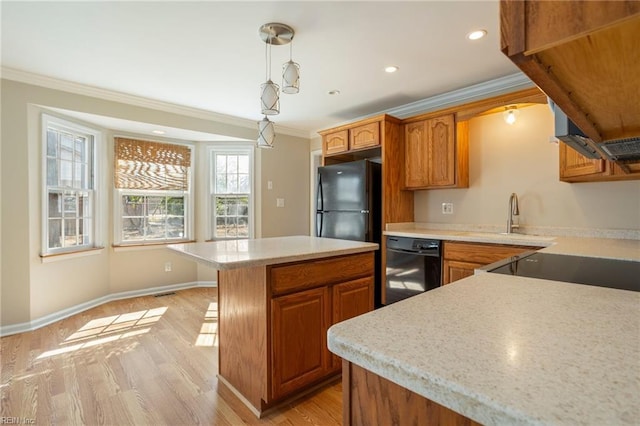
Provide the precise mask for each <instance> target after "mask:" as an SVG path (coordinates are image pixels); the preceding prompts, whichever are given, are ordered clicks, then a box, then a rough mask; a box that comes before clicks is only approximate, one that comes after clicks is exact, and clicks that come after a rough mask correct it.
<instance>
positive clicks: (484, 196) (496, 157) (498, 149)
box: [415, 105, 640, 229]
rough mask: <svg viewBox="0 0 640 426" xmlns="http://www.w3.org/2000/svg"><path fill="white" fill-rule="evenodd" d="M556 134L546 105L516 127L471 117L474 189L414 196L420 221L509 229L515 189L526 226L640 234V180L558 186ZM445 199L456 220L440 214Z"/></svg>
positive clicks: (529, 110) (494, 118)
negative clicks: (636, 231)
mask: <svg viewBox="0 0 640 426" xmlns="http://www.w3.org/2000/svg"><path fill="white" fill-rule="evenodd" d="M551 135H553V115H552V113H551V111H550V110H549V108H548V107H547V106H545V105H535V106H530V107H526V108H522V109H521V111H520V115H519V117H518V120H517V121H516V123H515V124H513V125H511V126H510V125H508V124H506V123H505V122H504V120H503V119H502V114H491V115H485V116H480V117H477V118H474V119H472V120H471V122H470V147H469V148H470V149H469V173H470V176H469V188H468V189H443V190H425V191H418V192H416V194H415V221H416V222H430V223H457V224H483V225H504V226H505V227H506V220H507V212H508V199H509V195H510V194H511V193H512V192H515V193H517V194H518V197H519V199H520V223H521V224H523V225H529V226H549V227H569V228H601V229H640V181H637V180H636V181H625V182H599V183H564V182H560V181H559V179H558V167H559V166H558V161H559V160H558V145H557V144H552V143H549V137H550V136H551ZM444 202H451V203H453V204H454V214H453V215H443V214H442V213H441V204H442V203H444ZM505 229H506V228H505Z"/></svg>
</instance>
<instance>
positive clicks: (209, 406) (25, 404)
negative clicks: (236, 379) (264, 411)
mask: <svg viewBox="0 0 640 426" xmlns="http://www.w3.org/2000/svg"><path fill="white" fill-rule="evenodd" d="M216 297H217V292H216V289H215V288H196V289H190V290H182V291H179V292H176V293H175V294H174V295H168V296H163V297H153V296H145V297H138V298H135V299H127V300H121V301H115V302H110V303H107V304H105V305H102V306H99V307H96V308H94V309H91V310H88V311H85V312H83V313H80V314H78V315H75V316H73V317H70V318H67V319H64V320H61V321H58V322H57V323H55V324H52V325H49V326H47V327H43V328H41V329H38V330H36V331H33V332H29V333H22V334H17V335H13V336H7V337H3V338H2V339H0V348H1V351H0V356H1V364H0V365H1V367H2V370H1V375H0V379H1V380H0V393H1V396H2V401H1V402H2V404H1V406H0V417H19V418H20V420H21V424H25V423H26V422H25V419H27V421H28V420H29V419H31V420H33V421H34V422H35V424H38V425H118V426H120V425H234V426H235V425H257V424H266V425H322V426H325V425H339V424H341V419H342V389H341V385H340V383H339V382H338V383H336V384H334V385H330V386H328V387H326V388H324V389H323V390H321V391H319V392H316V393H314V394H312V395H310V396H307V397H304V398H302V399H300V400H298V401H296V402H294V403H291V404H288V405H286V406H284V407H282V408H281V409H278V410H276V411H273V412H271V413H270V414H269V415H267V416H266V417H265V418H263V419H260V420H258V419H257V418H256V417H255V416H254V415H253V414H252V413H251V412H250V411H249V410H248V409H247V408H246V407H245V406H244V405H243V404H242V403H241V402H240V401H239V400H238V399H237V398H236V397H235V396H234V395H233V394H232V393H231V392H230V391H229V390H228V389H227V388H226V387H225V386H224V385H223V384H219V383H218V380H217V378H216V372H217V369H218V366H217V362H218V359H217V357H218V351H217V346H215V345H217V341H216V330H217V299H216Z"/></svg>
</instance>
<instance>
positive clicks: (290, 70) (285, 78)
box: [282, 40, 300, 94]
mask: <svg viewBox="0 0 640 426" xmlns="http://www.w3.org/2000/svg"><path fill="white" fill-rule="evenodd" d="M292 54H293V40H292V41H291V44H289V62H285V63H284V65H283V66H282V91H283V92H284V93H288V94H293V93H298V92H299V91H300V65H298V64H297V63H295V62H293V58H292Z"/></svg>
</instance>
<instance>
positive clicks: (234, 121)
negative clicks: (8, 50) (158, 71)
mask: <svg viewBox="0 0 640 426" xmlns="http://www.w3.org/2000/svg"><path fill="white" fill-rule="evenodd" d="M0 73H1V75H2V78H3V79H6V80H12V81H17V82H19V83H25V84H31V85H34V86H40V87H45V88H47V89H54V90H61V91H64V92H69V93H74V94H76V95H83V96H90V97H93V98H98V99H103V100H107V101H113V102H121V103H125V104H128V105H134V106H138V107H142V108H149V109H155V110H158V111H163V112H168V113H172V114H179V115H185V116H188V117H194V118H200V119H203V120H210V121H215V122H218V123H222V124H228V125H232V126H238V127H243V128H247V129H252V130H256V138H257V131H258V130H257V128H258V127H257V121H254V120H249V119H246V118H240V117H234V116H231V115H226V114H220V113H217V112H212V111H207V110H204V109H200V108H193V107H187V106H183V105H177V104H172V103H170V102H164V101H158V100H153V99H149V98H144V97H142V96H136V95H130V94H127V93H122V92H117V91H114V90H108V89H101V88H99V87H94V86H88V85H85V84H80V83H76V82H73V81H68V80H61V79H58V78H54V77H48V76H45V75H42V74H36V73H31V72H28V71H23V70H19V69H15V68H9V67H2V68H0ZM275 129H276V131H277V133H280V134H284V135H288V136H295V137H299V138H304V139H309V132H307V131H305V130H300V129H292V128H290V127H285V126H279V125H278V124H275Z"/></svg>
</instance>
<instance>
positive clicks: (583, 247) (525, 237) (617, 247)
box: [384, 225, 640, 261]
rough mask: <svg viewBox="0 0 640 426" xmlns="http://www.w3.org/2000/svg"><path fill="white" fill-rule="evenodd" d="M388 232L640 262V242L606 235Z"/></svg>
mask: <svg viewBox="0 0 640 426" xmlns="http://www.w3.org/2000/svg"><path fill="white" fill-rule="evenodd" d="M391 228H392V229H388V230H387V231H385V232H384V234H385V235H394V236H398V237H411V238H428V239H437V240H444V241H466V242H476V243H488V244H512V245H519V246H531V247H536V246H537V247H544V248H543V249H541V250H540V252H541V253H554V254H566V255H574V256H587V257H603V258H609V259H620V260H634V261H640V240H639V239H621V238H607V234H606V233H601V234H598V236H586V237H576V236H563V235H556V236H554V235H531V234H521V233H513V234H502V233H500V232H476V231H464V230H457V229H433V228H425V227H423V226H420V225H417V226H406V225H405V226H401V227H399V228H397V229H393V226H392V227H391Z"/></svg>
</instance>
